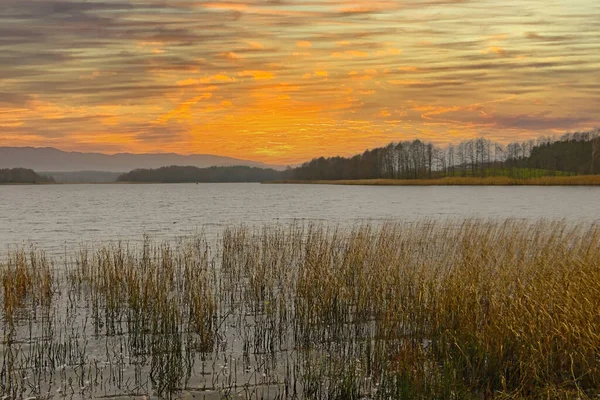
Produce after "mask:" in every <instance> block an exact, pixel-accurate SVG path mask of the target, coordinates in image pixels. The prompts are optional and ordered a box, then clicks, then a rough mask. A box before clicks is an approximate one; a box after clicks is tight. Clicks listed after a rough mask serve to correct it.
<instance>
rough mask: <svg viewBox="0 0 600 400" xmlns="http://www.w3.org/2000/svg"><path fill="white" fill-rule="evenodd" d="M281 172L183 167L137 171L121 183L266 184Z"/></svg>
mask: <svg viewBox="0 0 600 400" xmlns="http://www.w3.org/2000/svg"><path fill="white" fill-rule="evenodd" d="M281 176H282V175H281V172H280V171H276V170H274V169H269V168H257V167H246V166H234V167H209V168H198V167H192V166H189V167H182V166H174V165H173V166H169V167H161V168H156V169H135V170H133V171H131V172H128V173H125V174H122V175H120V176H119V177H118V178H117V181H119V182H146V183H149V182H154V183H194V182H195V183H199V182H206V183H209V182H264V181H273V180H277V179H281Z"/></svg>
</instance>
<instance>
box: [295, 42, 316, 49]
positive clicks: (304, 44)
mask: <svg viewBox="0 0 600 400" xmlns="http://www.w3.org/2000/svg"><path fill="white" fill-rule="evenodd" d="M296 47H300V48H303V49H309V48H311V47H312V43H311V42H309V41H308V40H298V41H297V42H296Z"/></svg>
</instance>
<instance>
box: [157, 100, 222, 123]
mask: <svg viewBox="0 0 600 400" xmlns="http://www.w3.org/2000/svg"><path fill="white" fill-rule="evenodd" d="M211 97H212V93H202V94H200V95H198V96H195V97H193V98H191V99H189V100H186V101H184V102H183V103H181V104H179V105H178V106H177V107H176V108H175V109H173V110H172V111H169V112H168V113H166V114H163V115H161V116H160V117H159V118H158V120H157V121H158V123H160V124H164V123H167V122H169V121H170V120H172V119H176V120H178V121H181V120H184V119H190V118H191V113H190V109H191V108H192V106H194V105H196V104H197V103H198V102H200V101H201V100H206V99H210V98H211Z"/></svg>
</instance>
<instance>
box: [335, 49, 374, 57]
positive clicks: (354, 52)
mask: <svg viewBox="0 0 600 400" xmlns="http://www.w3.org/2000/svg"><path fill="white" fill-rule="evenodd" d="M368 55H369V53H367V52H365V51H360V50H346V51H336V52H333V53H331V57H334V58H353V57H367V56H368Z"/></svg>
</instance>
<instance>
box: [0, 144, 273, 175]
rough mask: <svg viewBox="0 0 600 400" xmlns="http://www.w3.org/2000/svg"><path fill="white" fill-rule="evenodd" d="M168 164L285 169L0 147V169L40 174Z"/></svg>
mask: <svg viewBox="0 0 600 400" xmlns="http://www.w3.org/2000/svg"><path fill="white" fill-rule="evenodd" d="M170 165H181V166H194V167H199V168H204V167H212V166H238V165H244V166H249V167H261V168H273V169H277V170H282V169H284V166H281V165H269V164H264V163H261V162H257V161H249V160H242V159H238V158H232V157H224V156H216V155H212V154H191V155H182V154H175V153H154V154H131V153H119V154H102V153H80V152H66V151H62V150H58V149H55V148H52V147H0V168H17V167H20V168H30V169H33V170H35V171H37V172H41V173H49V172H76V171H104V172H128V171H131V170H133V169H137V168H160V167H165V166H170Z"/></svg>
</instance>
